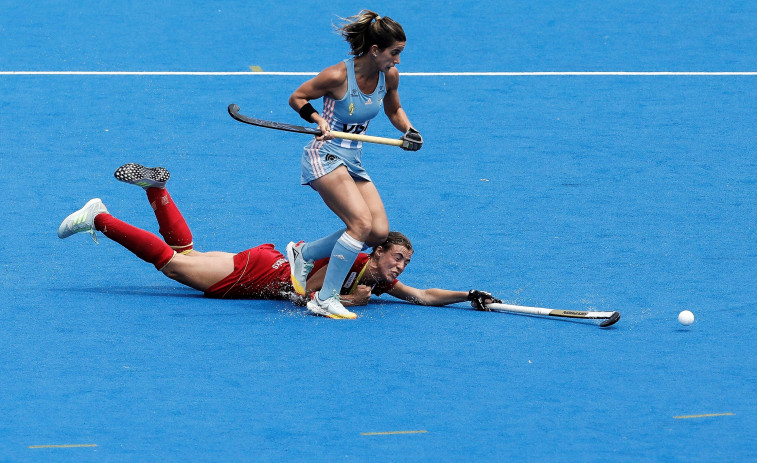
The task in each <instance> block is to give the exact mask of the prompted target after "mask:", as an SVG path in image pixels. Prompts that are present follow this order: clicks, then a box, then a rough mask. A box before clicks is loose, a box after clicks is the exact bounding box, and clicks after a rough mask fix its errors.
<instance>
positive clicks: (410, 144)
mask: <svg viewBox="0 0 757 463" xmlns="http://www.w3.org/2000/svg"><path fill="white" fill-rule="evenodd" d="M400 140H402V146H400V148H402V149H403V150H405V151H418V150H419V149H421V146H423V137H421V134H420V132H418V131H417V130H415V129H414V128H412V127H410V128H409V129H407V132H405V135H403V136H402V137H401V138H400Z"/></svg>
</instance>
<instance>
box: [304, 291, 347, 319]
mask: <svg viewBox="0 0 757 463" xmlns="http://www.w3.org/2000/svg"><path fill="white" fill-rule="evenodd" d="M308 310H309V311H311V312H313V313H314V314H316V315H321V316H324V317H328V318H336V319H344V318H346V319H350V320H352V319H355V318H357V315H356V314H355V313H353V312H350V311H349V310H347V309H345V308H344V306H343V305H342V303H341V302H340V301H339V295H338V294H334V295H333V296H331V297H330V298H328V299H326V300H325V301H322V300H320V299H319V298H318V293H315V294H313V298H312V299H310V301H308Z"/></svg>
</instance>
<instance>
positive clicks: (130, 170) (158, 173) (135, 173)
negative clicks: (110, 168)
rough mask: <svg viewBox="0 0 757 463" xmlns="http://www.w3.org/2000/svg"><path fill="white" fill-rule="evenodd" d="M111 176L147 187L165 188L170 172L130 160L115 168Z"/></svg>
mask: <svg viewBox="0 0 757 463" xmlns="http://www.w3.org/2000/svg"><path fill="white" fill-rule="evenodd" d="M113 176H114V177H116V178H117V179H118V180H120V181H122V182H126V183H131V184H132V185H137V186H141V187H142V188H145V189H147V188H165V187H166V182H167V181H168V179H169V178H170V177H171V173H170V172H168V170H166V169H164V168H163V167H145V166H143V165H140V164H136V163H133V162H130V163H128V164H124V165H122V166H121V167H119V168H118V169H116V171H115V172H113Z"/></svg>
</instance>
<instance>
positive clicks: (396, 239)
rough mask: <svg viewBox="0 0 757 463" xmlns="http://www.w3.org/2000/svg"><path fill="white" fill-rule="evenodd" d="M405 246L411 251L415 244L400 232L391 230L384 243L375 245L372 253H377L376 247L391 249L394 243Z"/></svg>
mask: <svg viewBox="0 0 757 463" xmlns="http://www.w3.org/2000/svg"><path fill="white" fill-rule="evenodd" d="M395 244H396V245H398V246H404V247H405V249H407V250H408V251H410V252H413V245H412V244H411V243H410V239H409V238H408V237H407V236H405V235H403V234H402V233H400V232H396V231H390V232H389V235H388V236H387V237H386V239H385V240H384V242H383V243H381V244H379V245H377V246H374V247H373V251H372V252H371V255H374V254H375V253H376V249H378V248H383V249H384V250H389V249H391V247H392V246H394V245H395Z"/></svg>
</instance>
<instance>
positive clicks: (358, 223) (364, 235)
mask: <svg viewBox="0 0 757 463" xmlns="http://www.w3.org/2000/svg"><path fill="white" fill-rule="evenodd" d="M372 230H373V221H372V220H371V216H370V214H367V215H365V214H364V215H362V216H360V217H355V218H354V219H353V220H351V221H350V223H349V224H348V226H347V232H348V233H349V235H350V236H351V237H353V238H355V239H356V240H358V241H362V242H365V241H366V240H368V239H369V238H370V237H371V232H372Z"/></svg>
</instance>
